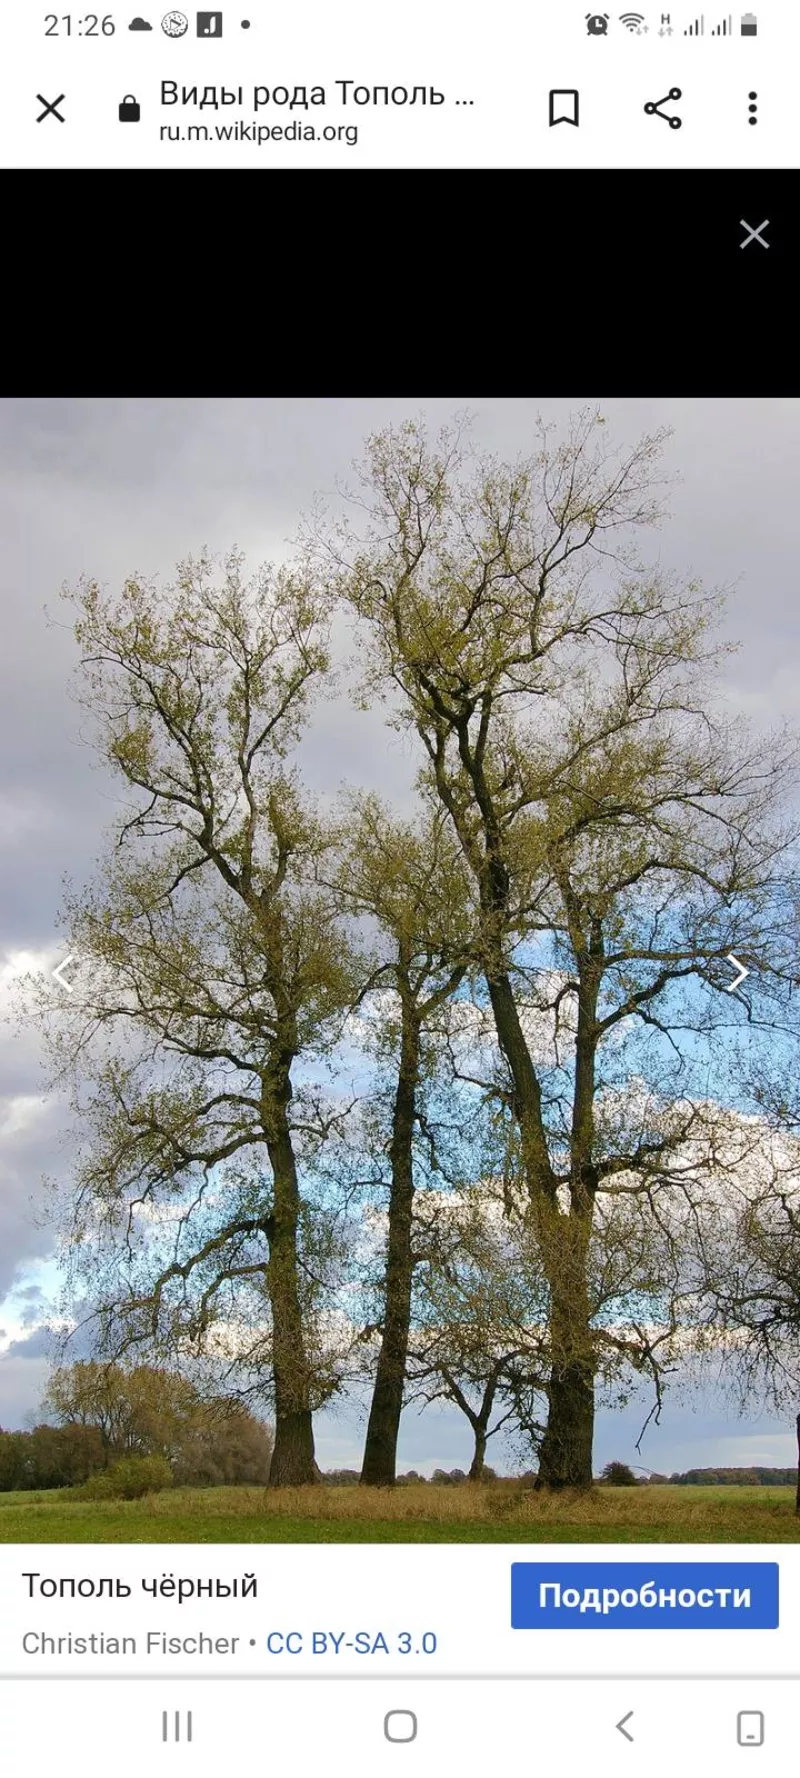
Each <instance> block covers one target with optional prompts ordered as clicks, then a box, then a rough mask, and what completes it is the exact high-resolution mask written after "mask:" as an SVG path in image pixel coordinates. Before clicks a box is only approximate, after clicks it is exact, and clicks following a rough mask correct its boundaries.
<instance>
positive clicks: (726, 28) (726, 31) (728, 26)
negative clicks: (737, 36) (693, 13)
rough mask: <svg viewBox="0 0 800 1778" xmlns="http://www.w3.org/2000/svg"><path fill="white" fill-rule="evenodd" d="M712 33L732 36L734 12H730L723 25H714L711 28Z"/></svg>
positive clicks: (715, 35)
mask: <svg viewBox="0 0 800 1778" xmlns="http://www.w3.org/2000/svg"><path fill="white" fill-rule="evenodd" d="M711 35H712V37H732V36H733V14H732V13H729V14H728V17H727V18H726V19H723V21H722V24H721V25H713V26H712V29H711Z"/></svg>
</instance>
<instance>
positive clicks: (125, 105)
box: [119, 93, 142, 123]
mask: <svg viewBox="0 0 800 1778" xmlns="http://www.w3.org/2000/svg"><path fill="white" fill-rule="evenodd" d="M141 115H142V113H141V109H140V106H139V104H138V103H137V101H136V99H134V96H133V93H126V94H125V97H124V99H123V101H122V104H121V105H120V108H119V121H120V123H138V122H139V120H140V118H141Z"/></svg>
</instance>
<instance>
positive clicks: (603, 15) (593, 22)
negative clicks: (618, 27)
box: [586, 12, 608, 37]
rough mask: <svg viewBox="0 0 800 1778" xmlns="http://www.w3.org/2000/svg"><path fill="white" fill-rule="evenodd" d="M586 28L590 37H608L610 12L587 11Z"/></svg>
mask: <svg viewBox="0 0 800 1778" xmlns="http://www.w3.org/2000/svg"><path fill="white" fill-rule="evenodd" d="M586 29H587V31H588V33H589V36H590V37H606V36H607V35H608V13H607V12H587V14H586Z"/></svg>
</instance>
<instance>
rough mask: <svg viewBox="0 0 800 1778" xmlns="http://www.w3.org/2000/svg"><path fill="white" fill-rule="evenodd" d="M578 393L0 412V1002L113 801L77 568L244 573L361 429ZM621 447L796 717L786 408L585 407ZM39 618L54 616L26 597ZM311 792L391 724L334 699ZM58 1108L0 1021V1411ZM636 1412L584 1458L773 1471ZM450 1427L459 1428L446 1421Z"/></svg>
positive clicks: (330, 1434) (678, 543) (745, 660)
mask: <svg viewBox="0 0 800 1778" xmlns="http://www.w3.org/2000/svg"><path fill="white" fill-rule="evenodd" d="M577 405H579V404H576V403H569V404H566V403H562V404H559V403H557V402H545V403H542V404H541V405H539V404H537V403H535V402H528V401H494V402H493V401H488V402H487V401H482V400H479V399H474V398H471V397H470V396H469V394H468V393H466V394H465V395H464V396H459V397H454V399H453V400H452V401H448V402H446V403H445V402H441V401H434V402H427V401H426V400H425V399H424V397H420V399H419V401H417V402H414V403H406V402H397V401H385V402H381V401H352V402H334V401H318V402H315V401H297V402H292V401H276V402H271V401H260V400H259V401H198V402H189V401H179V402H170V401H141V402H122V401H119V402H118V401H100V402H95V401H86V402H73V401H56V402H46V401H29V402H7V403H5V404H2V405H0V507H1V510H2V518H1V519H0V525H1V526H2V537H3V551H2V560H0V613H2V647H1V649H0V654H1V656H2V659H1V661H0V762H1V764H0V848H2V856H3V869H2V876H1V878H0V1001H2V1000H7V998H8V994H9V984H10V982H11V979H12V978H13V976H14V974H15V972H16V971H17V970H18V969H19V967H20V960H21V959H25V958H27V959H29V960H33V961H34V962H35V963H36V964H37V965H39V966H47V965H48V964H50V965H52V963H55V962H57V961H58V958H59V939H58V934H57V931H56V928H55V917H56V912H57V908H58V904H59V900H60V884H61V879H62V876H63V875H64V874H65V873H67V874H68V875H70V876H72V877H74V878H75V879H76V880H77V881H80V880H81V879H82V878H83V877H85V876H86V875H87V874H88V873H89V872H90V871H91V867H92V863H93V860H94V857H95V855H96V852H97V849H98V845H99V842H100V837H101V835H102V832H103V829H104V827H105V825H106V824H107V822H108V820H109V817H110V814H111V800H110V799H111V798H112V796H113V792H112V790H111V788H110V786H109V784H108V781H107V780H104V779H103V777H102V776H101V775H100V774H99V773H98V771H97V768H96V766H95V765H94V762H93V759H92V756H91V754H90V753H89V751H88V749H87V748H86V747H85V746H84V745H82V743H81V739H80V721H79V713H78V711H77V710H76V708H75V706H74V705H73V704H71V703H70V701H69V699H68V697H67V680H68V677H69V672H70V666H71V663H72V661H73V658H74V654H73V644H72V639H71V636H70V633H69V631H68V629H67V628H66V627H64V614H63V613H62V612H61V611H60V610H59V608H58V607H59V602H58V591H59V588H60V587H61V585H62V584H63V583H65V582H67V583H69V584H74V583H75V581H76V580H77V579H78V577H79V576H80V575H82V574H88V575H91V576H93V577H95V578H97V579H99V580H100V581H104V582H106V583H108V584H109V585H110V586H118V585H119V583H120V582H121V581H122V579H123V578H124V577H126V576H128V575H130V574H131V573H134V572H137V573H143V574H146V575H149V574H161V575H162V576H164V577H169V575H170V573H171V571H172V569H173V568H174V565H175V563H176V561H177V560H179V559H180V558H181V557H183V556H185V555H187V554H189V553H196V552H197V551H198V550H199V549H200V548H201V547H202V546H203V545H208V547H209V548H210V549H211V550H212V551H227V550H229V549H230V548H231V547H232V546H233V545H237V546H238V547H240V548H241V549H243V550H244V551H245V552H246V554H247V556H248V557H249V559H250V561H251V562H252V563H253V565H254V566H255V565H256V563H258V562H259V561H262V560H264V559H267V558H269V557H270V556H272V555H275V554H277V553H283V552H284V551H285V550H286V548H287V544H288V542H289V540H290V538H291V536H292V535H293V533H294V531H295V528H296V525H297V522H298V518H299V517H300V515H301V513H302V512H303V511H308V509H309V508H310V506H311V503H312V501H313V500H314V498H315V497H316V496H319V495H320V494H321V495H322V496H323V497H328V498H329V499H330V500H331V501H335V500H336V489H337V484H338V483H340V482H341V481H342V480H343V479H347V477H348V472H349V470H350V466H351V464H352V461H353V459H354V457H356V456H357V455H358V454H359V453H360V450H361V446H362V444H363V441H364V439H365V437H366V436H367V435H368V434H369V433H371V432H373V431H375V430H376V429H378V428H381V427H383V426H385V425H386V424H388V423H390V422H397V421H400V420H402V419H405V418H409V417H415V416H416V415H419V414H424V415H425V416H426V417H427V418H428V420H429V421H430V422H431V423H432V424H433V425H434V426H438V425H439V424H440V423H441V422H444V421H447V420H448V419H450V418H451V417H452V416H453V415H454V414H455V413H456V412H461V411H463V410H465V409H467V410H469V411H470V412H471V413H472V415H473V416H474V427H473V436H474V438H475V441H476V442H477V443H478V444H479V445H481V446H485V447H486V448H487V449H488V450H490V451H493V452H496V453H497V454H498V455H500V456H506V455H507V456H515V455H516V454H517V453H519V452H526V451H527V450H529V449H532V448H533V446H534V438H533V428H534V422H535V420H536V416H537V414H538V413H539V412H541V413H542V416H543V417H544V418H545V419H546V420H553V421H556V422H562V421H564V420H565V419H566V418H567V416H568V413H569V411H570V409H574V408H575V407H576V406H577ZM588 405H591V406H595V405H599V407H600V409H601V411H602V412H603V413H604V414H605V416H606V418H607V420H608V422H609V430H610V431H611V432H612V433H613V436H614V439H615V440H617V441H618V442H619V443H620V444H631V443H633V442H634V441H635V440H636V439H637V438H638V437H639V436H640V434H641V433H642V432H644V431H648V432H650V431H653V430H655V429H656V428H658V427H660V426H664V425H666V426H669V427H671V428H673V431H674V436H673V439H672V441H671V443H670V445H669V446H668V449H667V454H666V464H667V467H668V468H669V469H670V470H671V471H677V472H678V473H679V474H680V476H681V478H682V479H681V482H680V484H679V485H678V486H676V487H675V488H674V489H673V491H672V495H671V499H670V506H671V518H670V520H669V522H668V524H667V525H666V526H665V528H664V530H663V531H662V533H661V535H660V540H659V552H660V557H661V561H662V563H663V564H664V566H665V567H671V568H674V569H676V570H677V571H679V572H680V573H682V574H685V575H692V576H699V577H701V578H702V579H703V580H704V581H705V583H706V584H707V585H708V586H725V587H727V588H728V589H729V607H728V617H727V629H728V633H729V634H730V636H731V637H736V638H738V639H739V640H740V642H741V644H742V647H741V649H740V652H739V653H738V654H737V655H736V656H735V657H733V658H732V659H731V661H730V663H729V664H728V666H727V668H726V677H727V680H728V695H729V697H730V700H731V702H732V704H735V705H736V706H738V707H739V708H743V709H746V710H748V711H750V712H751V713H752V714H753V716H754V718H755V719H756V720H759V721H760V720H767V719H768V720H772V719H773V718H775V717H776V716H778V715H779V714H782V713H783V714H786V715H788V716H790V717H791V718H792V719H796V720H800V676H798V671H797V643H798V632H799V631H800V616H798V610H799V609H800V607H799V605H798V560H799V558H800V552H799V551H798V546H797V541H796V538H797V502H798V491H797V465H798V462H800V401H782V402H771V401H730V402H717V401H711V402H659V401H652V402H645V401H631V402H618V401H607V402H606V401H601V402H599V403H596V402H594V401H592V402H591V403H589V404H588ZM45 606H47V607H49V609H50V611H51V613H52V615H53V617H54V618H55V620H56V621H55V623H53V624H51V625H49V626H48V623H47V621H46V618H45V615H44V607H45ZM305 763H306V769H307V771H308V775H309V777H310V779H311V781H312V782H313V783H314V785H315V787H316V788H318V789H320V790H330V791H335V790H336V789H337V788H338V786H339V784H340V783H341V781H342V780H344V779H350V780H351V781H352V780H357V781H359V782H361V783H362V784H368V785H370V786H372V787H375V788H380V789H382V790H383V791H384V793H385V794H388V795H391V796H395V797H398V798H399V797H402V795H403V794H404V791H405V790H406V788H407V785H408V781H409V773H410V762H409V759H408V757H407V756H406V755H405V754H404V750H403V747H402V745H401V743H400V742H399V741H398V739H397V738H396V737H393V736H388V737H387V736H386V735H385V732H384V731H383V730H381V729H380V728H379V727H378V725H377V720H376V719H375V718H371V717H370V716H363V715H358V714H357V713H356V712H354V711H353V710H351V709H350V708H349V706H348V705H347V704H346V703H344V702H342V703H340V704H338V705H337V706H335V707H334V708H331V709H328V710H327V711H326V712H325V713H324V714H323V716H322V717H321V719H320V720H319V721H318V722H317V724H316V726H315V730H314V733H313V735H312V736H311V739H310V743H309V745H308V747H307V749H306V753H305ZM61 1123H62V1119H61V1117H60V1115H59V1112H58V1107H57V1106H55V1105H52V1104H48V1103H47V1102H46V1101H44V1100H43V1099H42V1094H41V1082H40V1078H39V1075H38V1064H37V1058H36V1054H35V1051H34V1049H33V1046H32V1044H31V1043H30V1042H29V1041H28V1040H27V1039H26V1038H24V1037H20V1035H19V1034H12V1033H11V1032H10V1031H9V1030H8V1029H6V1028H4V1027H2V1026H0V1424H2V1425H3V1426H6V1427H8V1426H18V1425H22V1424H24V1423H26V1419H27V1417H28V1416H29V1415H30V1414H31V1413H34V1412H35V1409H36V1406H37V1403H38V1400H39V1396H40V1392H41V1388H42V1384H43V1379H44V1376H45V1373H46V1358H45V1356H44V1351H45V1345H46V1341H45V1338H44V1334H43V1316H44V1314H45V1312H46V1305H47V1303H48V1301H51V1300H52V1298H53V1293H54V1291H55V1290H56V1288H57V1271H56V1267H55V1264H54V1259H53V1236H52V1231H51V1230H50V1229H48V1227H47V1225H46V1223H45V1222H44V1221H43V1219H42V1200H41V1193H40V1187H39V1181H40V1178H41V1176H42V1174H44V1173H48V1172H49V1173H55V1174H58V1172H59V1168H60V1167H61V1168H62V1169H63V1165H64V1162H63V1157H62V1156H61V1155H60V1152H59V1132H60V1127H61ZM641 1418H642V1415H641V1412H640V1411H638V1410H636V1411H634V1410H629V1411H627V1412H626V1413H625V1414H623V1415H615V1416H614V1417H613V1420H611V1419H609V1418H608V1417H601V1423H600V1428H599V1435H598V1450H597V1457H598V1460H599V1462H601V1463H602V1462H605V1461H606V1460H607V1459H608V1458H609V1457H621V1458H625V1459H627V1460H629V1461H631V1460H634V1461H641V1462H644V1463H647V1464H650V1465H652V1466H653V1467H654V1468H657V1469H660V1470H667V1471H670V1470H673V1469H682V1468H686V1467H689V1466H690V1465H710V1464H714V1463H749V1462H761V1463H790V1462H791V1461H792V1460H793V1454H794V1445H793V1439H792V1438H791V1437H790V1436H789V1432H788V1431H784V1429H783V1427H782V1426H779V1425H778V1424H777V1423H774V1422H773V1421H771V1420H769V1419H768V1418H766V1417H765V1418H763V1419H762V1420H760V1421H758V1422H757V1423H751V1422H744V1423H739V1422H736V1421H733V1422H731V1421H730V1420H729V1419H728V1418H726V1417H725V1414H724V1412H723V1411H722V1409H721V1407H720V1406H719V1405H716V1406H715V1405H713V1404H709V1403H705V1404H703V1406H702V1408H700V1409H699V1410H697V1411H694V1412H692V1411H691V1410H690V1409H689V1408H688V1407H687V1405H686V1404H685V1403H684V1404H678V1403H677V1402H676V1403H675V1404H673V1405H672V1406H670V1405H669V1404H668V1406H667V1409H666V1412H665V1415H664V1419H663V1424H662V1427H661V1428H660V1429H659V1430H657V1431H653V1432H651V1433H650V1434H649V1435H648V1438H647V1440H646V1443H645V1446H644V1449H643V1454H642V1456H641V1458H637V1455H636V1452H635V1451H634V1450H633V1441H634V1439H635V1437H636V1434H637V1432H638V1428H639V1425H640V1423H641ZM462 1427H463V1428H464V1429H463V1430H462ZM466 1430H468V1429H466V1427H465V1423H464V1422H462V1420H461V1417H460V1416H458V1415H457V1414H451V1413H449V1412H443V1413H441V1414H438V1415H435V1416H430V1415H426V1416H425V1417H424V1418H420V1417H419V1416H418V1415H417V1413H416V1411H412V1412H410V1413H408V1414H406V1416H405V1417H404V1431H403V1439H402V1448H401V1464H402V1466H403V1467H406V1466H413V1467H415V1468H425V1469H430V1468H432V1467H434V1466H435V1465H437V1464H442V1465H444V1466H445V1467H447V1468H451V1467H453V1466H454V1465H456V1464H462V1465H463V1464H464V1463H465V1460H466V1459H467V1457H468V1454H469V1441H468V1438H466V1437H465V1431H466ZM360 1438H361V1427H360V1425H359V1423H358V1419H357V1417H356V1416H355V1415H350V1416H348V1415H347V1414H343V1413H342V1412H341V1411H338V1410H337V1411H334V1412H331V1413H328V1414H326V1415H325V1416H322V1417H321V1419H320V1425H319V1454H320V1461H321V1462H322V1464H323V1466H325V1467H329V1466H333V1465H334V1464H336V1465H348V1466H355V1465H356V1464H357V1463H358V1460H359V1447H360Z"/></svg>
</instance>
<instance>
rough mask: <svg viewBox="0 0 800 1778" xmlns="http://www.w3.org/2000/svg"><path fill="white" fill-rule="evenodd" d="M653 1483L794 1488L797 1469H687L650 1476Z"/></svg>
mask: <svg viewBox="0 0 800 1778" xmlns="http://www.w3.org/2000/svg"><path fill="white" fill-rule="evenodd" d="M649 1479H650V1481H651V1482H665V1481H667V1480H669V1481H670V1482H690V1483H692V1484H693V1485H694V1486H695V1487H700V1488H703V1487H709V1488H718V1487H721V1486H723V1485H724V1484H726V1483H728V1482H730V1483H732V1484H733V1485H734V1486H736V1485H737V1484H738V1486H739V1487H748V1488H753V1487H758V1486H759V1485H763V1486H764V1487H770V1488H788V1487H794V1485H795V1483H796V1481H797V1470H796V1469H687V1470H686V1471H685V1472H684V1474H683V1475H671V1476H669V1477H667V1476H654V1475H651V1476H650V1478H649Z"/></svg>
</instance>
